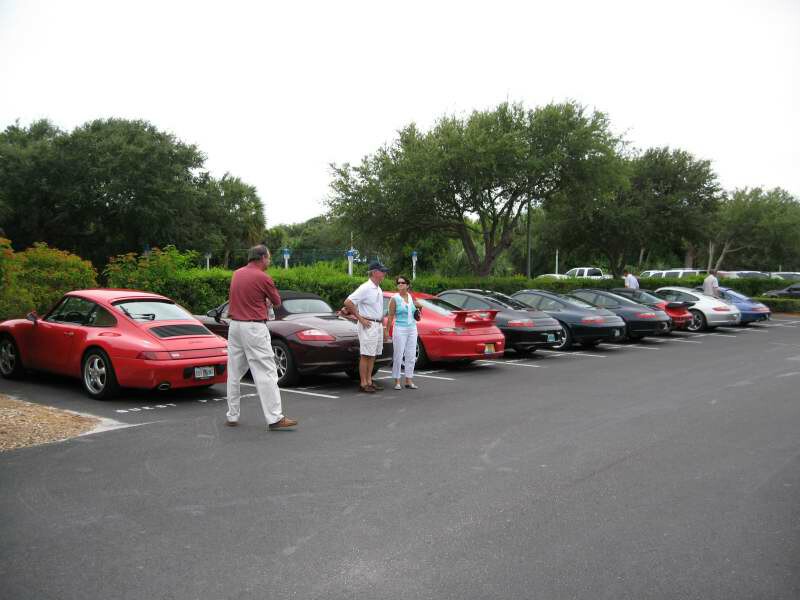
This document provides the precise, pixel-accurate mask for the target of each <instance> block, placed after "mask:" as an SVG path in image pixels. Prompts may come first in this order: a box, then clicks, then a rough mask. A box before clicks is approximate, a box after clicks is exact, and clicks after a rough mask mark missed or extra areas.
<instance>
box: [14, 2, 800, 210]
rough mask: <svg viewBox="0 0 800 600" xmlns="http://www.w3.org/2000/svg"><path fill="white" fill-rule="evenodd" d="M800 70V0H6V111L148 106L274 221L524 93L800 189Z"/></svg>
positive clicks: (147, 114) (763, 182) (55, 116)
mask: <svg viewBox="0 0 800 600" xmlns="http://www.w3.org/2000/svg"><path fill="white" fill-rule="evenodd" d="M799 80H800V1H798V0H758V1H756V0H753V1H748V2H741V1H734V0H721V1H711V0H708V1H704V0H691V1H678V0H669V1H667V0H662V1H661V2H645V1H641V0H636V1H611V0H607V1H602V0H586V1H578V0H575V1H568V0H561V1H559V2H554V1H552V0H545V1H533V0H529V1H527V2H522V1H521V2H503V1H498V0H494V1H492V2H489V1H488V0H487V1H484V2H465V1H463V0H461V1H457V2H450V1H447V2H445V1H441V2H439V1H436V0H427V1H425V2H417V1H409V0H406V1H405V2H392V3H389V2H381V1H379V0H372V1H365V2H351V1H348V0H338V1H330V0H329V1H326V2H283V3H281V4H280V6H278V5H272V4H271V3H267V2H236V1H231V0H227V1H225V2H221V1H217V2H199V1H191V2H177V1H170V0H160V1H157V2H151V1H142V0H137V1H135V2H122V1H114V0H104V1H98V2H82V1H80V0H75V1H69V2H67V1H52V2H37V1H32V0H24V1H19V2H17V1H10V0H0V128H5V127H6V126H8V125H9V124H11V123H13V122H14V121H15V120H16V119H19V121H20V123H21V124H23V125H27V124H29V123H30V122H31V121H32V120H34V119H39V118H48V119H50V120H51V121H53V122H54V123H55V124H56V125H57V126H59V127H61V128H62V129H66V130H70V129H72V128H74V127H75V126H78V125H81V124H82V123H85V122H86V121H88V120H91V119H95V118H99V117H124V118H130V119H146V120H148V121H150V122H152V123H153V124H154V125H155V126H157V127H158V128H160V129H163V130H167V131H169V132H171V133H173V134H175V135H176V136H177V137H178V138H179V139H181V140H183V141H185V142H189V143H194V144H197V145H198V146H199V147H200V149H201V150H202V151H203V152H205V154H206V155H207V157H208V160H207V162H206V166H207V167H208V168H209V169H210V171H211V172H212V174H213V175H215V176H217V177H220V176H222V175H223V174H224V173H225V172H226V171H228V172H230V173H232V174H233V175H236V176H238V177H241V178H242V179H243V180H245V181H246V182H248V183H251V184H253V185H255V186H256V187H257V188H258V192H259V194H260V196H261V198H262V200H263V201H264V204H265V207H266V215H267V221H268V226H272V225H276V224H278V223H294V222H300V221H304V220H306V219H308V218H310V217H313V216H315V215H318V214H321V213H322V212H324V205H323V199H324V198H325V196H326V195H327V194H328V184H329V182H330V170H329V167H328V165H329V164H330V163H332V162H335V163H342V162H358V161H359V160H360V159H361V157H363V156H364V155H365V154H369V153H372V152H374V151H375V150H376V149H377V148H378V147H380V146H381V145H382V144H384V143H386V142H388V141H390V140H392V139H393V138H394V136H395V132H396V131H397V130H398V129H400V128H401V127H403V126H405V125H407V124H408V123H410V122H412V121H414V122H416V123H417V124H419V125H420V126H421V127H423V128H427V127H429V126H430V125H431V124H432V123H433V122H434V121H435V120H436V118H438V117H440V116H442V115H444V114H457V115H466V114H468V113H469V112H470V111H472V110H474V109H488V108H493V107H495V106H496V105H497V104H498V103H500V102H503V101H505V100H511V101H518V102H523V103H524V104H525V105H527V106H528V107H535V106H538V105H542V104H546V103H548V102H552V101H555V102H560V101H564V100H567V99H572V100H576V101H578V102H580V103H582V104H584V105H587V106H588V107H590V108H594V109H597V110H600V111H603V112H606V113H607V114H608V115H609V116H610V119H611V123H612V126H613V128H614V130H615V131H617V132H619V133H623V134H624V135H625V136H626V138H627V139H628V140H629V141H630V142H632V144H633V145H634V146H636V147H639V148H646V147H649V146H661V145H668V146H671V147H679V148H682V149H684V150H687V151H689V152H691V153H693V154H694V155H695V156H697V157H700V158H705V159H709V160H711V161H713V165H714V168H715V169H716V172H717V173H718V175H719V178H720V181H721V183H722V185H723V186H724V187H725V188H726V189H733V188H735V187H744V186H749V187H754V186H762V187H775V186H780V187H783V188H785V189H787V190H789V191H790V192H791V193H793V194H794V195H795V196H800V149H799V148H800V83H799Z"/></svg>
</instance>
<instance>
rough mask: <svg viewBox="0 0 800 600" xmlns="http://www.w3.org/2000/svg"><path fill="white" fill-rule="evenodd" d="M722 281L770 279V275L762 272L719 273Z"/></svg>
mask: <svg viewBox="0 0 800 600" xmlns="http://www.w3.org/2000/svg"><path fill="white" fill-rule="evenodd" d="M717 275H719V277H720V279H723V278H724V279H769V275H767V274H766V273H763V272H761V271H717Z"/></svg>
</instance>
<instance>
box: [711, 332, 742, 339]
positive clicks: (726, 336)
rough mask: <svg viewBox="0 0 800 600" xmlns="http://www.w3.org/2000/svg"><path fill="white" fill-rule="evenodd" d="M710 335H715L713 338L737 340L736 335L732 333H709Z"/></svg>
mask: <svg viewBox="0 0 800 600" xmlns="http://www.w3.org/2000/svg"><path fill="white" fill-rule="evenodd" d="M708 335H713V336H716V337H723V338H735V337H736V334H730V333H709V334H708Z"/></svg>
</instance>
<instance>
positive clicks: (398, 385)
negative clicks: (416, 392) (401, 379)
mask: <svg viewBox="0 0 800 600" xmlns="http://www.w3.org/2000/svg"><path fill="white" fill-rule="evenodd" d="M394 389H396V390H402V389H403V386H402V385H400V384H399V383H395V384H394Z"/></svg>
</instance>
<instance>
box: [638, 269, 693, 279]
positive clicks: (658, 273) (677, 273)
mask: <svg viewBox="0 0 800 600" xmlns="http://www.w3.org/2000/svg"><path fill="white" fill-rule="evenodd" d="M697 275H708V271H707V270H706V269H661V270H650V271H642V272H641V273H640V274H639V277H640V278H641V279H647V278H649V277H660V278H662V279H680V278H681V277H692V276H697Z"/></svg>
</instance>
